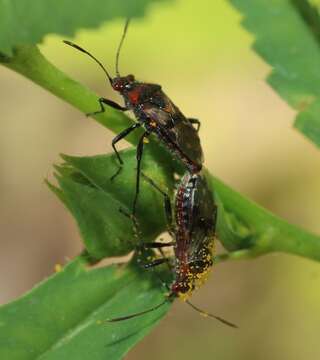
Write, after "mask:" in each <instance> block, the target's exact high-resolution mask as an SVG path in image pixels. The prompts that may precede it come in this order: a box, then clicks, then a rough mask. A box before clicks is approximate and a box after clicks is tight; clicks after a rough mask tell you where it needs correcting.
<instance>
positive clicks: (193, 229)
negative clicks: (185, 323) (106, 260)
mask: <svg viewBox="0 0 320 360" xmlns="http://www.w3.org/2000/svg"><path fill="white" fill-rule="evenodd" d="M144 177H145V178H146V180H147V181H148V182H149V183H150V184H151V185H152V186H153V187H154V188H155V189H156V190H158V191H159V192H161V194H162V195H163V196H164V207H165V212H166V217H167V221H168V231H169V233H170V234H171V236H172V237H173V239H174V241H172V242H168V243H160V242H153V243H146V244H144V245H143V248H144V249H160V250H161V249H162V248H164V247H169V246H173V249H174V257H173V259H172V260H173V261H172V265H170V259H168V258H166V257H165V256H162V257H161V258H157V259H155V260H153V261H152V262H150V263H147V264H145V265H144V267H145V268H153V267H155V266H158V265H160V264H163V263H165V262H166V263H168V264H169V267H170V269H171V271H172V273H173V275H174V280H173V282H172V284H171V285H170V286H168V285H167V288H168V291H169V294H168V295H167V297H166V298H165V300H164V301H163V302H162V303H160V304H158V305H157V306H155V307H153V308H151V309H147V310H145V311H142V312H139V313H135V314H131V315H127V316H122V317H118V318H114V319H110V320H108V321H111V322H114V321H120V320H127V319H131V318H133V317H136V316H140V315H143V314H146V313H148V312H151V311H154V310H156V309H158V308H159V307H161V306H163V305H164V304H166V303H167V302H169V301H172V300H173V299H175V298H180V299H182V300H183V301H185V302H186V303H187V304H188V305H190V306H191V307H192V308H193V309H195V310H196V311H198V312H200V313H201V314H202V315H204V316H209V317H213V318H215V319H217V320H219V321H221V322H223V323H224V324H226V325H229V326H232V327H236V325H234V324H232V323H230V322H229V321H226V320H224V319H222V318H221V317H219V316H216V315H212V314H209V313H207V312H205V311H203V310H201V309H199V308H198V307H196V306H195V305H193V304H192V303H191V302H190V301H189V300H188V298H189V297H190V295H191V294H192V292H193V291H194V290H196V289H197V288H199V287H200V286H201V285H202V284H203V283H204V282H205V281H206V279H207V277H208V274H209V272H210V270H211V268H212V265H213V262H212V257H213V250H214V239H215V229H216V218H217V207H216V205H215V203H214V200H213V195H212V193H211V191H210V189H209V187H208V184H207V182H206V179H205V177H204V175H203V174H202V173H197V174H190V173H186V174H185V175H184V176H183V178H182V180H181V182H180V183H179V185H178V188H177V190H176V192H175V196H174V200H173V202H172V205H173V206H174V209H172V205H171V201H170V198H169V196H168V195H167V194H166V193H165V192H163V191H162V190H161V189H160V188H159V187H158V186H157V185H156V184H155V183H154V182H153V181H152V180H151V179H149V178H147V177H146V176H144Z"/></svg>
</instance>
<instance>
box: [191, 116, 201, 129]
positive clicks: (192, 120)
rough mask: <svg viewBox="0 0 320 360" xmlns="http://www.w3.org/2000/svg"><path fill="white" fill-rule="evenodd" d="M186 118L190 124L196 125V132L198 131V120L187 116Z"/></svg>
mask: <svg viewBox="0 0 320 360" xmlns="http://www.w3.org/2000/svg"><path fill="white" fill-rule="evenodd" d="M188 120H189V121H190V122H191V124H195V125H196V130H197V132H199V130H200V126H201V123H200V120H198V119H194V118H188Z"/></svg>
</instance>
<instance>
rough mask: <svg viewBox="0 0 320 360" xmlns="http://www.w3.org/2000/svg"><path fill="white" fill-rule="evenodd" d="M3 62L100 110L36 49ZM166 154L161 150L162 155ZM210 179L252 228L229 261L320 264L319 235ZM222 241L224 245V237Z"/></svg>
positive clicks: (110, 119) (105, 121)
mask: <svg viewBox="0 0 320 360" xmlns="http://www.w3.org/2000/svg"><path fill="white" fill-rule="evenodd" d="M0 61H2V63H3V65H5V66H7V67H8V68H10V69H12V70H14V71H16V72H18V73H20V74H22V75H24V76H26V77H27V78H29V79H30V80H32V81H33V82H35V83H36V84H38V85H40V86H41V87H43V88H45V89H47V90H49V91H50V92H51V93H53V94H54V95H56V96H58V97H60V98H61V99H63V100H64V101H67V102H68V103H69V104H71V105H73V106H75V107H76V108H78V109H79V110H80V111H82V112H88V111H93V110H95V109H96V108H97V104H98V103H97V95H96V94H95V93H93V92H92V91H91V90H89V89H88V88H86V87H85V86H83V85H81V84H79V83H77V82H75V81H74V80H72V79H71V78H69V77H68V76H66V75H65V74H64V73H63V72H61V71H60V70H59V69H57V68H56V67H55V66H53V65H52V64H50V63H49V62H48V61H47V60H46V59H45V58H44V56H43V55H42V54H41V53H40V51H39V50H38V49H37V48H36V47H34V46H21V47H19V48H17V49H16V51H15V54H14V57H13V58H5V57H3V58H0ZM94 119H95V120H96V121H98V122H99V123H100V124H102V125H103V126H105V127H107V128H109V129H110V130H112V131H114V132H119V131H120V130H123V129H124V128H126V127H128V126H130V125H131V124H132V120H130V118H128V117H127V116H126V115H124V114H123V113H121V112H120V111H116V110H113V109H111V108H110V107H106V112H105V113H103V114H100V115H98V116H95V117H94ZM138 138H139V134H137V133H136V134H133V135H131V136H130V137H128V139H127V140H128V141H129V142H131V143H132V144H136V143H137V140H138ZM151 145H152V147H153V148H154V149H155V152H158V153H159V152H160V151H159V149H158V145H157V144H156V143H155V142H154V141H151ZM163 151H164V149H163V148H161V152H163ZM208 177H209V179H210V182H211V185H212V186H213V187H214V189H215V191H216V192H217V194H218V195H219V198H221V201H222V204H223V206H224V208H225V210H226V211H227V212H228V213H229V214H232V215H233V216H234V217H235V219H236V221H237V222H238V223H239V224H241V225H245V226H246V227H247V228H248V229H249V234H247V235H246V236H243V237H241V235H240V237H239V236H238V237H237V238H236V237H233V238H231V240H230V241H231V242H232V241H233V242H234V244H235V246H234V249H240V252H239V251H235V252H234V256H233V255H232V253H231V254H230V255H229V258H243V257H242V256H241V254H243V255H244V257H253V256H258V255H261V254H266V253H270V252H275V251H278V252H285V253H290V254H296V255H300V256H304V257H307V258H310V259H314V260H318V261H320V237H319V236H316V235H313V234H311V233H309V232H307V231H305V230H303V229H301V228H299V227H297V226H294V225H291V224H289V223H287V222H286V221H284V220H282V219H280V218H279V217H277V216H275V215H273V214H271V213H270V212H269V211H267V210H265V209H263V208H262V207H260V206H259V205H257V204H255V203H254V202H252V201H251V200H249V199H246V198H245V197H244V196H242V195H240V194H239V193H237V192H235V191H234V190H232V189H231V188H229V187H228V186H226V185H224V184H223V183H222V182H221V181H220V180H217V179H213V177H212V176H210V175H209V176H208ZM227 216H228V215H227ZM225 226H229V225H225ZM229 230H230V229H229ZM229 233H232V231H229ZM239 239H240V240H239ZM248 239H249V241H248ZM221 241H222V243H223V241H224V239H223V237H221ZM239 241H240V242H239ZM241 251H242V253H241ZM238 255H239V256H238Z"/></svg>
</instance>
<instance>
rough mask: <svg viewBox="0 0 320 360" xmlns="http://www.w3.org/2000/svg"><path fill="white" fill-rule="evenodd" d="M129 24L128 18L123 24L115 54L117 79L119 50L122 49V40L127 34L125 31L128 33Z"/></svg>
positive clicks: (118, 74)
mask: <svg viewBox="0 0 320 360" xmlns="http://www.w3.org/2000/svg"><path fill="white" fill-rule="evenodd" d="M129 23H130V18H128V19H127V20H126V22H125V24H124V29H123V33H122V37H121V40H120V43H119V46H118V50H117V54H116V74H117V76H119V77H120V73H119V55H120V51H121V48H122V44H123V41H124V39H125V37H126V34H127V31H128V26H129Z"/></svg>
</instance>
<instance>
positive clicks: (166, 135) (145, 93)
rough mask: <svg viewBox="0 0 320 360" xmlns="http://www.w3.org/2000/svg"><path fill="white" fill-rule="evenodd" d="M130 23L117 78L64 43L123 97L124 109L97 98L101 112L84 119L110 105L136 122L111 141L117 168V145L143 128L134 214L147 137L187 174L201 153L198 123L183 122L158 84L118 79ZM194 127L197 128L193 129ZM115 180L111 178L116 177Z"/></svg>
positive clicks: (195, 166)
mask: <svg viewBox="0 0 320 360" xmlns="http://www.w3.org/2000/svg"><path fill="white" fill-rule="evenodd" d="M128 25H129V20H127V22H126V24H125V27H124V31H123V35H122V37H121V41H120V43H119V47H118V50H117V53H116V77H114V78H112V77H111V76H110V74H109V73H108V71H107V70H106V68H105V67H104V66H103V65H102V63H101V62H100V61H99V60H98V59H96V58H95V57H94V56H93V55H92V54H90V53H89V52H88V51H87V50H85V49H83V48H81V47H80V46H78V45H76V44H74V43H72V42H70V41H64V42H65V43H66V44H67V45H70V46H72V47H74V48H75V49H77V50H79V51H81V52H83V53H85V54H87V55H88V56H90V57H91V58H92V59H93V60H94V61H95V62H96V63H98V65H99V66H100V67H101V68H102V69H103V71H104V72H105V74H106V76H107V78H108V80H109V82H110V84H111V86H112V88H113V89H114V90H115V91H117V92H119V94H120V95H121V96H122V97H123V99H124V103H125V105H124V106H122V105H119V104H117V103H115V102H114V101H112V100H109V99H105V98H100V99H99V104H100V109H99V110H98V111H95V112H92V113H89V114H87V115H97V114H100V113H103V112H104V111H105V107H104V105H109V106H111V107H113V108H114V109H117V110H121V111H127V110H132V111H133V113H134V115H135V117H136V119H137V122H136V123H134V124H133V125H131V126H130V127H129V128H127V129H124V130H123V131H122V132H121V133H119V134H118V135H117V136H116V137H115V138H114V139H113V140H112V147H113V150H114V152H115V154H116V156H117V159H118V161H119V164H120V167H119V171H118V172H117V173H116V174H115V176H116V175H118V173H119V172H120V170H121V167H122V165H123V160H122V159H121V157H120V154H119V153H118V151H117V149H116V144H117V143H118V141H120V140H122V139H124V138H125V137H126V136H127V135H129V134H130V133H131V132H132V131H134V130H135V129H137V128H139V127H141V126H143V127H144V129H145V132H144V133H143V135H142V136H141V138H140V140H139V143H138V146H137V155H136V156H137V178H136V191H135V196H134V201H133V214H135V211H136V204H137V200H138V194H139V190H140V172H141V159H142V154H143V146H144V142H145V140H146V139H147V138H148V136H150V134H155V135H156V136H157V138H158V139H159V140H160V141H161V142H162V143H163V144H164V145H165V146H166V147H167V148H168V149H169V150H170V152H171V153H172V154H173V156H174V157H175V158H177V159H180V160H181V161H182V163H183V164H184V165H185V166H186V168H187V170H188V171H189V172H190V173H196V172H199V171H200V170H201V168H202V163H203V153H202V148H201V145H200V139H199V136H198V130H199V127H200V122H199V120H197V119H191V118H186V117H185V116H184V115H183V114H182V112H181V111H180V110H179V108H178V107H177V106H176V105H175V104H174V103H173V102H172V101H171V100H170V99H169V98H168V96H167V95H166V94H165V93H164V92H163V91H162V89H161V86H160V85H157V84H148V83H143V82H139V81H137V80H135V78H134V76H133V75H127V76H120V72H119V54H120V50H121V47H122V44H123V41H124V38H125V36H126V33H127V29H128ZM193 125H196V126H197V128H195V127H194V126H193ZM115 176H114V177H115Z"/></svg>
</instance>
